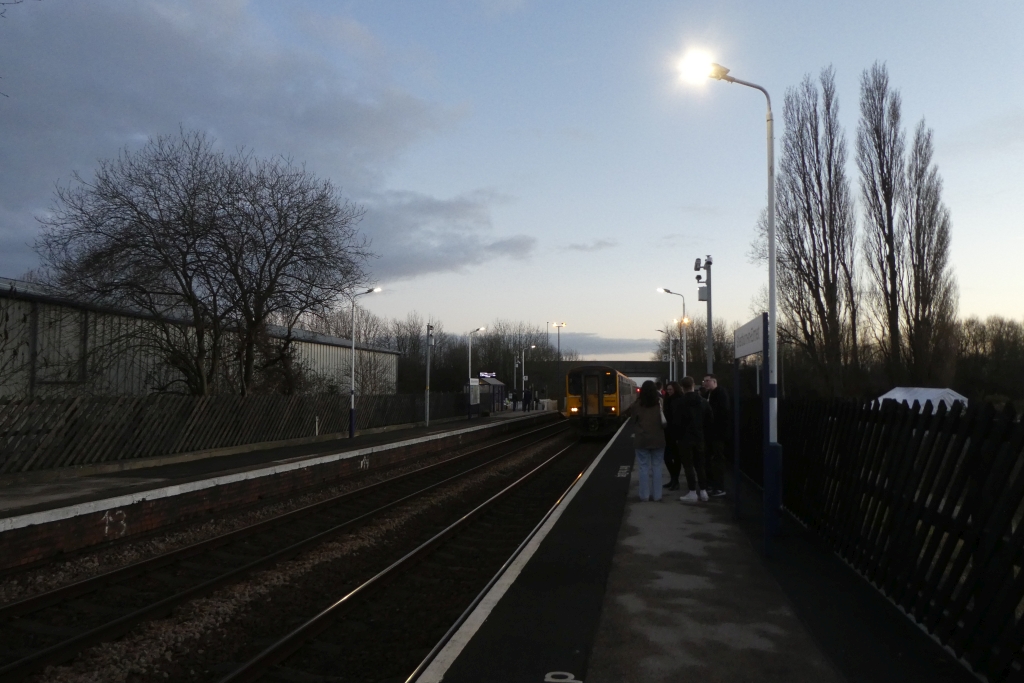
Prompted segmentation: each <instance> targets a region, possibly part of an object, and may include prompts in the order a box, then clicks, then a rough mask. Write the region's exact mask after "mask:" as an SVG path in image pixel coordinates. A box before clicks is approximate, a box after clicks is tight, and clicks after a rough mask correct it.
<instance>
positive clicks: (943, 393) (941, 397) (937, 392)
mask: <svg viewBox="0 0 1024 683" xmlns="http://www.w3.org/2000/svg"><path fill="white" fill-rule="evenodd" d="M887 398H891V399H893V400H896V401H899V402H900V403H902V402H903V401H906V402H907V404H908V405H911V406H913V405H914V401H919V402H920V404H921V407H922V408H923V407H924V404H925V403H926V402H927V401H931V402H932V406H934V407H936V408H937V407H938V405H939V403H945V404H946V408H952V407H953V403H954V402H956V401H960V402H961V403H963V404H964V407H965V408H966V407H967V397H966V396H963V395H961V394H958V393H956V392H955V391H953V390H952V389H928V388H924V387H896V388H895V389H892V390H891V391H888V392H886V393H884V394H882V395H881V396H879V397H878V400H879V402H881V401H884V400H885V399H887Z"/></svg>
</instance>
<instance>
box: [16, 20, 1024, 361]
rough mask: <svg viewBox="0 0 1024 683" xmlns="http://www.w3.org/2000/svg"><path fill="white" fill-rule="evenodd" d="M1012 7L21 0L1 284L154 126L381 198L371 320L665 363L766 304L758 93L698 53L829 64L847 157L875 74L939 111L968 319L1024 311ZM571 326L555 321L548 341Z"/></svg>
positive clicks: (367, 203)
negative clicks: (509, 332) (704, 271)
mask: <svg viewBox="0 0 1024 683" xmlns="http://www.w3.org/2000/svg"><path fill="white" fill-rule="evenodd" d="M1021 35H1024V3H1021V2H1020V1H1019V0H979V1H978V2H974V3H963V2H953V1H947V0H928V1H925V0H920V1H911V0H884V1H883V0H858V2H854V3H832V2H828V3H826V2H820V1H810V0H806V1H795V0H779V1H778V2H772V3H765V2H754V1H752V0H746V1H744V0H725V1H720V2H708V1H687V0H673V1H671V2H668V1H660V0H649V1H643V2H633V3H623V2H612V1H607V0H585V1H584V0H559V1H558V2H554V1H548V2H541V1H540V0H416V1H415V2H414V1H412V0H409V1H397V0H367V1H356V0H350V1H348V2H344V1H337V0H332V1H330V2H328V1H326V0H324V1H319V2H318V1H316V0H292V1H291V2H287V3H282V2H269V1H266V2H264V1H259V2H245V1H243V0H196V1H191V0H160V1H155V0H153V1H143V0H136V1H130V2H125V1H124V0H122V1H121V2H115V1H113V0H88V1H86V0H77V1H75V0H26V1H25V2H24V3H22V4H18V5H13V6H9V7H7V8H6V16H5V17H4V18H2V19H0V92H2V93H3V96H0V276H5V277H13V278H17V277H19V276H20V275H21V274H23V273H25V272H26V271H27V270H29V269H31V268H33V267H35V266H36V265H37V257H36V255H35V252H34V251H33V249H32V243H33V241H34V240H35V239H36V237H37V235H38V233H39V229H38V223H37V221H36V218H37V217H38V216H41V215H43V214H44V213H45V212H46V211H47V209H48V207H49V206H50V205H51V202H52V198H53V193H54V188H55V187H56V186H58V185H66V184H68V183H69V182H71V178H72V173H73V172H78V173H80V174H81V175H82V176H83V177H86V178H88V177H89V176H90V174H91V173H92V171H93V169H94V168H95V167H96V164H97V161H98V160H100V159H106V158H111V157H116V156H117V155H118V154H119V153H120V152H121V151H122V150H125V149H128V150H136V149H139V148H140V147H141V146H142V145H144V144H145V143H146V141H147V140H148V139H150V138H153V137H155V136H158V135H164V134H175V133H176V132H177V131H178V130H179V129H186V130H193V129H195V130H202V131H205V132H206V133H208V134H209V135H210V136H211V137H213V138H214V139H215V140H216V141H217V145H218V146H219V147H221V148H223V149H225V150H228V151H232V150H235V149H237V148H239V147H246V148H249V149H252V150H253V151H255V152H256V153H258V154H260V155H264V156H273V155H283V156H287V157H290V158H292V159H293V160H295V161H297V162H301V163H305V164H306V167H307V168H308V169H309V170H311V171H312V172H314V173H316V174H317V175H319V176H322V177H327V178H330V179H331V180H333V181H334V182H335V183H336V184H337V185H338V186H339V187H340V188H341V189H342V192H343V194H344V195H345V197H347V198H348V199H349V200H351V201H352V202H354V203H356V204H359V205H360V206H362V207H363V208H364V209H365V216H364V218H363V220H362V223H361V224H360V230H361V231H362V233H363V234H364V235H365V236H366V237H368V238H369V239H370V240H371V245H372V246H371V248H372V250H373V251H374V252H375V253H376V254H378V257H377V258H375V259H373V260H372V261H371V262H370V263H369V264H368V267H369V271H370V273H371V274H372V277H373V280H374V283H375V284H377V285H379V286H381V287H382V289H383V291H382V292H381V293H380V294H376V295H374V296H373V297H366V298H363V299H362V300H361V301H362V303H363V304H364V305H365V306H367V307H368V308H370V309H371V310H373V311H374V312H375V313H377V314H379V315H385V316H390V317H399V318H404V317H405V316H406V315H407V314H408V313H410V312H413V311H416V312H418V313H419V314H421V315H422V316H430V317H433V318H436V319H438V320H440V321H441V322H442V323H443V324H444V327H445V329H446V330H448V331H450V332H464V331H467V330H469V329H473V328H476V327H478V326H480V325H486V324H488V323H490V322H491V321H493V320H495V319H498V318H502V319H508V320H523V321H527V322H531V323H534V324H536V325H537V326H539V327H544V326H545V324H547V323H549V322H551V321H560V322H565V323H566V327H565V328H564V334H563V345H564V346H567V347H573V348H576V349H577V350H578V351H579V352H580V353H581V354H583V356H584V357H589V358H621V359H627V358H632V359H647V358H649V357H650V354H651V352H652V350H653V348H654V347H655V344H656V340H657V338H658V333H657V332H656V331H655V330H656V329H657V328H659V327H662V326H663V325H664V324H666V323H667V322H669V321H670V320H671V319H672V318H673V317H678V316H679V315H680V312H681V305H682V300H681V299H679V298H678V297H672V296H668V295H664V294H658V293H657V292H656V288H657V287H667V288H669V289H673V290H675V291H679V292H681V293H682V294H684V295H685V297H686V303H687V305H688V309H687V313H688V314H690V315H691V316H692V315H695V314H701V313H702V312H703V310H704V308H703V307H704V304H703V303H698V301H697V285H696V282H695V279H694V277H695V273H694V271H693V262H694V260H695V259H696V258H698V257H701V258H703V257H705V256H706V255H709V254H710V255H712V257H713V262H714V266H713V288H714V289H713V295H712V299H713V305H714V309H713V314H714V317H715V318H716V319H719V318H720V319H724V320H725V321H727V323H728V324H729V325H730V326H731V325H733V324H737V323H742V322H746V321H747V320H749V319H750V318H751V317H753V316H754V315H755V313H756V310H755V304H754V301H755V300H756V299H757V298H758V295H759V293H760V292H761V290H762V288H763V287H764V286H765V284H766V282H767V272H766V268H765V267H764V266H763V264H759V263H752V262H751V260H750V257H749V253H750V251H751V242H752V240H753V239H754V235H755V225H756V221H757V218H758V215H759V214H760V212H761V211H762V210H763V207H764V205H765V201H766V173H765V171H766V136H765V100H764V97H763V96H762V95H761V94H760V93H759V92H757V91H756V90H752V89H749V88H744V87H742V86H738V85H733V84H728V83H724V82H717V81H709V82H707V83H705V84H703V85H700V86H693V85H689V84H685V83H682V82H681V81H680V79H679V78H678V75H677V72H676V64H677V63H678V61H679V59H680V58H681V56H682V55H683V53H684V52H685V51H686V50H688V49H690V48H700V49H703V50H705V51H707V52H708V53H710V54H711V55H712V56H713V57H714V58H715V60H716V61H717V62H719V63H721V64H723V65H725V66H727V67H729V68H730V69H731V70H732V75H733V76H735V77H737V78H741V79H744V80H748V81H753V82H755V83H758V84H760V85H762V86H764V87H765V88H766V89H767V90H768V91H769V93H771V96H772V98H773V105H774V111H775V118H776V134H775V138H776V143H778V141H779V140H780V139H781V135H782V101H783V98H784V95H785V92H786V89H787V88H790V87H793V86H796V85H797V84H798V83H799V82H800V81H801V80H802V79H803V77H804V76H805V75H806V74H811V75H812V76H813V77H816V76H817V74H818V73H819V72H820V70H821V69H822V68H824V67H826V66H828V65H830V64H831V65H832V66H833V67H834V68H835V70H836V80H837V86H838V95H839V101H840V119H841V122H842V123H843V125H844V127H845V131H846V136H847V145H848V147H849V149H850V151H851V157H850V165H849V174H850V177H851V179H853V180H854V185H853V188H854V191H855V192H857V185H856V166H855V164H854V159H853V156H852V152H853V149H854V139H855V135H856V126H857V98H858V95H859V80H860V76H861V73H862V72H863V71H864V70H865V69H867V68H869V67H870V66H871V65H872V64H873V63H874V62H876V61H882V62H885V63H886V65H887V67H888V69H889V74H890V79H891V83H892V84H893V86H894V87H896V88H898V89H899V90H900V93H901V95H902V98H903V117H904V121H905V122H906V125H907V128H908V132H912V130H913V127H914V126H915V125H916V124H917V122H918V121H919V120H920V119H921V118H924V119H925V120H926V123H927V125H928V126H929V127H931V128H933V129H934V131H935V161H936V163H937V164H938V167H939V172H940V174H941V176H942V178H943V180H944V200H945V202H946V204H947V205H948V206H949V208H950V211H951V214H952V222H953V246H952V263H953V266H954V269H955V271H956V274H957V277H958V280H959V285H960V312H961V315H964V316H967V315H978V316H982V317H985V316H989V315H1002V316H1006V317H1012V318H1017V319H1020V318H1021V317H1022V316H1024V298H1022V297H1021V296H1020V293H1021V292H1022V291H1024V268H1022V267H1021V266H1020V260H1021V255H1022V254H1024V230H1022V227H1024V225H1022V222H1024V213H1022V212H1021V211H1020V210H1019V208H1018V202H1019V198H1020V197H1021V196H1022V194H1024V41H1022V40H1021V39H1020V36H1021ZM552 339H554V332H552Z"/></svg>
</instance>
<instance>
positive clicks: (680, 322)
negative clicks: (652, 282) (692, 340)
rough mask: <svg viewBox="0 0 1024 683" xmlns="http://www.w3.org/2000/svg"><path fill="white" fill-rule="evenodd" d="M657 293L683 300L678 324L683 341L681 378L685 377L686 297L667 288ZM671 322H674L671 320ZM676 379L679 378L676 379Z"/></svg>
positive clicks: (661, 288) (687, 320) (687, 322)
mask: <svg viewBox="0 0 1024 683" xmlns="http://www.w3.org/2000/svg"><path fill="white" fill-rule="evenodd" d="M658 291H659V292H661V293H662V294H671V295H673V296H678V297H679V298H680V299H682V300H683V317H682V318H680V319H679V324H680V326H681V327H682V328H683V331H682V335H681V337H682V340H683V377H686V351H687V344H686V326H687V325H689V324H690V319H689V318H687V317H686V297H685V296H683V295H682V294H680V293H679V292H673V291H672V290H671V289H669V288H668V287H658ZM672 322H675V321H674V320H673V321H672ZM676 379H679V378H678V377H677V378H676Z"/></svg>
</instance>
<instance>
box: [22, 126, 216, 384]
mask: <svg viewBox="0 0 1024 683" xmlns="http://www.w3.org/2000/svg"><path fill="white" fill-rule="evenodd" d="M224 167H225V161H224V158H223V155H222V154H220V153H219V152H216V151H214V149H213V146H212V142H211V141H210V140H209V139H208V138H207V137H206V136H205V135H203V134H202V133H185V132H184V131H182V132H181V134H180V135H179V136H177V137H171V136H162V137H159V138H157V139H156V140H151V141H150V142H149V144H147V145H146V146H145V147H143V148H142V149H141V150H139V151H138V152H129V151H127V150H124V151H122V153H121V154H120V156H118V157H117V158H116V159H109V160H102V161H100V163H99V169H98V170H97V171H96V175H95V178H94V179H93V180H92V181H91V182H89V181H86V180H84V179H83V178H82V177H81V176H80V175H79V174H78V173H75V174H74V176H73V178H74V181H75V183H74V185H72V186H68V187H58V188H57V190H56V198H55V202H54V206H53V208H52V210H51V212H50V213H49V215H47V216H46V217H45V218H43V219H41V223H42V226H43V234H42V236H41V237H40V239H39V240H38V241H37V243H36V250H37V252H38V253H39V254H40V256H41V257H42V261H43V265H44V268H45V271H46V273H47V277H48V279H49V281H50V284H51V285H52V286H54V287H56V288H58V289H59V290H60V291H63V292H65V293H67V294H69V295H71V296H73V297H76V298H80V299H84V300H86V301H90V302H95V303H104V304H109V305H114V306H122V307H127V308H129V309H132V310H136V311H142V312H145V313H148V314H150V315H151V316H153V318H154V321H155V322H154V324H153V325H151V326H146V328H145V329H146V330H151V331H152V332H153V336H152V338H151V339H150V342H151V345H152V346H153V347H154V348H155V350H157V351H158V352H159V353H161V354H162V355H163V356H164V357H165V358H166V359H167V361H168V363H170V364H171V365H172V366H173V367H174V368H176V369H177V370H178V371H179V372H180V374H181V381H182V382H183V383H184V384H185V386H186V387H187V390H188V391H189V393H193V394H197V395H206V394H209V393H211V392H212V391H213V388H214V387H213V379H214V377H215V376H216V374H217V368H218V367H219V365H220V361H221V357H220V353H221V344H220V340H221V336H222V334H223V330H224V324H225V322H226V320H227V317H228V315H229V314H230V313H231V310H232V307H231V304H230V302H229V301H228V297H227V296H226V295H225V292H224V291H223V284H222V282H221V278H219V277H218V276H217V272H218V266H219V262H218V261H219V259H218V258H217V256H216V254H215V253H214V250H213V249H212V248H211V246H212V237H213V235H214V230H215V229H216V228H217V227H218V226H219V224H220V222H221V220H222V212H221V210H220V206H219V202H218V199H217V197H218V190H219V188H220V187H222V185H223V169H224Z"/></svg>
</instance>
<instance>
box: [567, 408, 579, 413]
mask: <svg viewBox="0 0 1024 683" xmlns="http://www.w3.org/2000/svg"><path fill="white" fill-rule="evenodd" d="M579 410H580V409H579V408H569V411H570V412H573V413H578V412H579Z"/></svg>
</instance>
